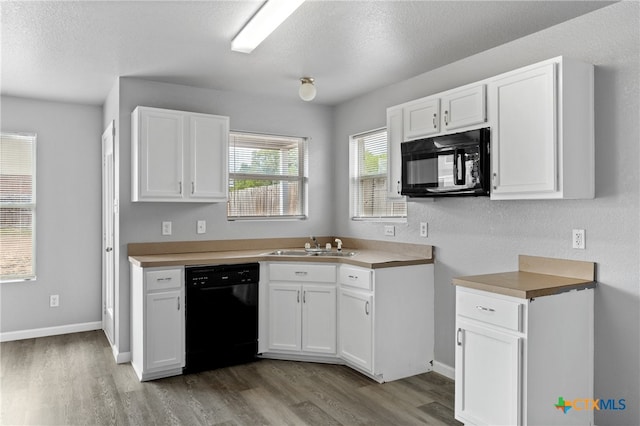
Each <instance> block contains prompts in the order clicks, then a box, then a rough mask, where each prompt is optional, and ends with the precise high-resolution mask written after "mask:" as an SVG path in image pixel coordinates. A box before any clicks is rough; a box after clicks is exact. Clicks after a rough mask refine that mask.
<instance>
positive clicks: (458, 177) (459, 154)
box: [453, 149, 467, 185]
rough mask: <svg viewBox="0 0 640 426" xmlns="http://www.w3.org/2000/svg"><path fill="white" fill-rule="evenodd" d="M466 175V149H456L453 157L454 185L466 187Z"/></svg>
mask: <svg viewBox="0 0 640 426" xmlns="http://www.w3.org/2000/svg"><path fill="white" fill-rule="evenodd" d="M458 161H459V162H460V163H458ZM466 175H467V171H466V165H465V161H464V149H456V150H455V152H454V155H453V183H454V184H455V185H464V181H465V177H466Z"/></svg>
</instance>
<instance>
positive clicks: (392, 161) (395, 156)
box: [387, 106, 404, 199]
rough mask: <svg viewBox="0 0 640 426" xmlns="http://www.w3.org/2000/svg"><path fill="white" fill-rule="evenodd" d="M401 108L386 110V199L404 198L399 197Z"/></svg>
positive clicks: (400, 177)
mask: <svg viewBox="0 0 640 426" xmlns="http://www.w3.org/2000/svg"><path fill="white" fill-rule="evenodd" d="M402 115H403V114H402V106H396V107H391V108H388V109H387V161H388V164H387V174H388V176H387V198H388V199H398V198H404V196H402V195H400V190H401V189H402V188H401V179H402V152H401V150H400V144H401V143H402V141H403V137H404V132H403V129H402V127H403V124H404V122H403V119H402Z"/></svg>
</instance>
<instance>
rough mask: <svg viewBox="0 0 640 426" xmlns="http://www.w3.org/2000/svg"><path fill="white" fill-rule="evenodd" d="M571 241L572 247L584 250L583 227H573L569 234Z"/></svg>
mask: <svg viewBox="0 0 640 426" xmlns="http://www.w3.org/2000/svg"><path fill="white" fill-rule="evenodd" d="M571 241H572V245H573V248H574V249H580V250H584V249H585V247H586V246H587V244H586V241H585V236H584V229H574V230H573V232H572V234H571Z"/></svg>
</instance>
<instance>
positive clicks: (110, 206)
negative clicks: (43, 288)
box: [102, 121, 117, 345]
mask: <svg viewBox="0 0 640 426" xmlns="http://www.w3.org/2000/svg"><path fill="white" fill-rule="evenodd" d="M114 135H115V127H114V122H113V121H112V122H111V123H110V124H109V126H108V127H107V129H106V130H105V131H104V133H103V134H102V329H103V330H104V333H105V334H106V335H107V339H109V343H111V345H114V344H115V339H114V337H115V336H114V330H115V314H114V300H115V250H114V249H115V244H114V241H115V238H114V225H115V220H116V215H117V212H116V204H115V191H114V182H115V180H114V158H113V140H114Z"/></svg>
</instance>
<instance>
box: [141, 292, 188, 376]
mask: <svg viewBox="0 0 640 426" xmlns="http://www.w3.org/2000/svg"><path fill="white" fill-rule="evenodd" d="M146 309H147V312H146V328H145V346H146V357H145V358H146V367H145V371H147V370H149V371H150V370H154V369H169V368H180V367H184V361H185V340H184V327H185V321H184V297H183V296H182V292H181V291H180V290H173V291H166V292H160V293H148V294H147V296H146Z"/></svg>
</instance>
